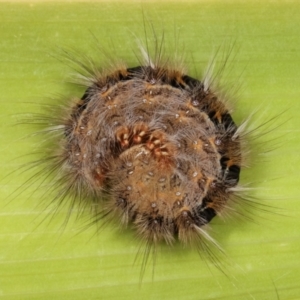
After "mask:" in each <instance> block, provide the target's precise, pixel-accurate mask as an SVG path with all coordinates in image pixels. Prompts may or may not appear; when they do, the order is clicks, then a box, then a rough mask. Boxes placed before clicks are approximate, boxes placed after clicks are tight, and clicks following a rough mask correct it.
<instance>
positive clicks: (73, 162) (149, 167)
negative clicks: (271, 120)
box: [34, 39, 247, 264]
mask: <svg viewBox="0 0 300 300" xmlns="http://www.w3.org/2000/svg"><path fill="white" fill-rule="evenodd" d="M163 42H164V41H163V40H162V41H160V42H158V41H157V39H156V44H155V50H156V51H155V55H154V58H153V60H152V59H151V58H150V51H149V49H148V46H147V49H146V50H145V49H144V48H141V52H142V54H143V60H140V61H139V62H140V64H139V65H137V66H126V65H124V64H123V65H121V66H120V65H118V66H116V67H115V68H113V69H112V70H110V71H107V70H105V71H99V69H97V68H95V67H94V66H93V67H92V68H91V69H90V67H89V66H88V65H84V63H83V64H81V63H80V62H79V65H80V67H81V68H83V70H84V72H83V73H84V74H82V75H81V83H82V82H83V83H84V85H85V86H86V90H85V92H84V94H83V96H82V97H81V98H78V99H75V100H74V101H73V104H72V105H71V106H70V107H66V108H65V109H64V110H63V109H62V108H61V107H59V109H60V110H59V111H56V110H54V111H52V112H51V113H49V112H48V115H47V116H46V117H41V120H42V123H44V122H45V120H46V123H48V125H50V127H49V126H47V125H46V128H45V129H44V130H42V131H41V132H42V133H43V134H44V133H45V132H46V133H49V134H50V137H51V136H53V138H54V139H53V142H51V141H52V140H51V139H50V142H49V144H51V147H50V148H49V150H48V151H46V154H45V159H43V160H40V161H37V162H35V163H34V166H38V165H41V164H43V163H44V164H45V168H44V169H43V170H42V171H41V172H39V173H38V174H42V173H46V174H48V175H47V176H52V175H53V174H54V178H53V180H52V181H51V187H50V188H48V190H47V191H46V193H47V194H52V192H55V199H53V201H56V202H57V203H58V204H57V205H58V206H60V205H64V204H65V202H66V201H67V200H68V199H67V197H68V196H71V199H72V200H71V203H70V212H71V211H72V210H73V208H74V205H75V206H76V205H77V207H78V208H79V211H80V210H83V209H85V208H88V209H91V210H92V213H93V222H95V223H98V221H99V222H105V221H107V220H111V219H113V220H118V222H119V223H120V226H121V227H122V228H124V227H128V226H131V225H132V226H133V227H134V230H135V231H136V232H137V233H138V235H139V237H140V238H141V239H142V241H144V242H145V243H146V245H147V247H148V249H147V250H146V253H145V257H144V259H145V261H144V264H146V262H147V259H148V255H149V252H150V249H151V247H153V249H154V250H155V248H156V245H158V244H159V243H160V242H165V243H167V244H170V245H171V244H173V243H174V242H175V241H176V240H179V241H180V242H181V243H182V244H183V245H196V247H197V248H198V250H204V252H208V253H209V254H210V253H211V254H212V257H213V260H214V261H216V259H215V257H214V254H213V252H211V250H210V249H209V247H210V246H209V244H213V245H214V246H216V247H217V248H218V249H220V250H221V248H219V246H218V244H217V243H216V242H215V241H214V239H213V238H212V237H210V235H209V234H208V233H207V232H206V230H205V225H206V224H208V223H209V222H210V221H211V220H212V219H213V218H214V217H215V216H216V215H219V214H221V213H222V212H223V211H224V210H225V209H226V207H227V206H228V205H229V204H228V202H229V201H230V200H232V199H235V198H236V197H237V198H238V197H239V193H240V192H241V191H242V190H243V188H242V187H239V185H238V183H239V177H240V170H241V168H242V167H243V164H244V161H245V156H246V155H244V153H247V152H244V151H243V149H244V142H245V136H246V135H247V133H245V125H246V122H244V123H243V124H242V125H241V126H237V125H236V123H235V122H234V121H233V119H232V117H231V111H230V109H229V108H228V107H227V104H226V101H224V98H223V97H222V94H221V93H219V92H218V91H216V90H215V89H214V86H213V84H212V82H211V81H210V80H209V76H207V77H206V78H204V79H203V80H198V79H195V78H193V77H190V76H188V75H187V74H186V73H185V71H184V70H183V68H182V67H178V66H177V67H175V66H174V64H173V62H172V61H170V60H168V59H167V60H164V59H163V58H162V53H161V51H162V50H161V48H162V47H163V45H162V44H163ZM157 49H159V50H157ZM38 122H39V120H37V123H38ZM48 141H49V140H48ZM154 252H155V251H154ZM217 264H218V263H217Z"/></svg>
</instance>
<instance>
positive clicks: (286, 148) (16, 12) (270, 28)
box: [0, 0, 300, 300]
mask: <svg viewBox="0 0 300 300" xmlns="http://www.w3.org/2000/svg"><path fill="white" fill-rule="evenodd" d="M299 14H300V3H299V2H297V1H253V0H251V1H234V0H232V1H187V2H185V3H183V2H171V1H157V2H156V1H151V2H150V1H149V2H148V1H147V2H143V1H137V2H131V1H123V2H116V1H113V2H109V1H107V2H105V1H103V2H102V1H101V2H88V1H86V2H82V3H78V2H72V1H68V2H67V1H66V2H64V3H54V2H53V3H51V2H49V3H39V2H36V1H33V2H30V1H28V2H20V3H5V2H0V91H1V94H0V103H1V106H0V107H1V108H0V130H1V131H0V145H1V146H0V163H1V180H0V187H1V193H0V198H1V202H0V297H1V298H3V299H281V300H282V299H300V285H299V280H300V233H299V227H300V223H299V222H300V218H299V217H300V213H299V210H300V203H299V199H298V195H299V192H298V190H299V186H300V179H299V175H300V174H299V167H300V164H299V163H300V159H299V157H300V156H299V153H300V137H299V125H300V112H299V110H300V104H299V96H300V85H299V78H300V34H299V32H300V21H299ZM143 15H144V16H145V18H146V20H150V21H151V22H152V24H153V26H154V27H155V28H156V31H157V32H160V31H161V32H162V31H164V32H165V34H166V36H167V38H166V44H167V45H168V44H169V45H171V46H172V43H174V40H178V42H179V44H180V45H182V46H183V47H182V48H183V49H184V50H183V51H184V53H185V58H186V59H185V61H186V65H187V66H188V67H189V74H190V75H192V76H198V77H199V76H201V74H203V70H204V69H205V67H206V65H207V62H208V61H209V59H210V58H211V57H212V55H213V53H216V51H217V49H218V47H219V46H220V45H221V46H222V45H225V47H224V49H225V50H224V51H223V50H222V47H221V50H220V51H219V54H221V58H222V53H225V54H226V47H227V46H226V45H232V44H235V47H234V49H233V50H234V51H233V52H234V55H233V59H232V61H231V62H230V64H229V68H228V72H226V71H227V70H226V69H225V73H224V74H225V75H224V86H225V87H228V89H229V90H230V91H232V90H237V92H235V93H233V94H234V98H236V99H238V101H237V103H236V104H235V109H236V110H235V113H234V117H235V119H236V120H238V121H239V122H241V121H242V120H243V119H244V118H245V117H246V116H247V115H248V114H249V113H251V112H252V111H254V110H258V113H257V114H256V115H255V116H254V119H257V124H259V122H261V121H265V120H267V119H269V118H271V117H272V116H280V117H278V118H277V119H276V120H275V121H274V123H273V125H272V126H273V128H275V127H276V126H277V125H279V126H278V128H276V129H274V130H273V131H271V132H270V133H269V134H268V135H266V136H263V137H261V138H260V140H259V141H260V142H262V146H261V147H262V149H264V141H265V140H272V139H275V140H273V141H271V142H270V143H269V145H271V147H274V148H275V150H274V151H271V152H267V151H266V150H263V151H265V153H264V154H263V155H262V159H261V160H260V163H259V164H256V165H255V166H254V167H253V168H251V169H249V170H245V171H244V172H243V174H242V182H243V183H246V182H249V181H250V182H254V184H253V186H255V187H259V188H260V189H259V190H257V191H255V192H254V195H253V196H255V197H257V199H259V201H260V202H261V203H263V204H265V205H267V210H268V211H270V213H266V214H264V213H262V212H261V211H258V212H257V213H255V209H254V210H253V221H243V220H242V218H237V219H235V218H233V217H232V220H231V218H227V219H225V221H222V220H221V219H215V220H213V222H212V224H211V227H212V235H213V236H214V237H215V238H216V239H217V240H218V241H219V243H220V244H221V245H222V247H223V248H224V250H225V251H226V253H227V255H228V261H229V263H228V261H227V263H226V273H227V276H225V275H224V274H223V273H222V272H219V271H218V270H217V269H216V268H214V267H213V266H212V265H211V263H210V262H207V261H204V260H203V259H201V258H200V257H199V255H198V253H196V252H195V251H192V250H189V249H181V248H180V247H178V246H175V247H174V248H173V249H168V248H167V247H162V249H161V251H160V253H159V255H158V258H157V261H156V264H155V274H154V278H153V277H152V266H151V264H150V265H149V266H148V268H147V270H146V273H145V276H144V278H143V282H142V284H141V285H140V284H139V275H140V267H141V260H138V261H137V262H136V263H135V264H133V262H134V260H135V257H136V253H137V251H138V249H139V242H138V241H137V240H136V238H135V236H134V233H132V232H130V231H126V232H122V233H120V232H118V231H117V230H115V229H114V226H113V224H112V225H108V226H107V227H105V228H103V229H102V230H101V231H100V232H99V233H97V234H95V231H96V229H95V228H94V227H93V226H92V227H90V228H88V229H86V230H83V231H82V230H81V228H82V226H83V224H84V221H83V220H75V219H76V218H75V217H74V218H73V217H71V219H70V222H69V223H68V225H67V226H62V224H63V222H64V220H65V218H66V209H62V210H61V211H60V212H59V213H57V214H56V215H55V216H54V217H53V218H51V217H49V215H50V214H51V208H48V209H45V204H44V203H41V202H42V201H45V200H46V201H47V200H48V201H49V203H50V202H51V198H49V199H47V197H45V195H44V194H43V191H41V190H38V191H36V192H35V190H36V189H37V187H38V183H35V184H33V185H31V186H29V187H28V188H26V183H25V184H24V182H25V181H26V179H27V178H28V177H29V174H28V173H23V172H22V169H20V168H19V166H20V164H22V163H25V162H27V161H30V160H32V159H34V158H36V157H37V156H35V155H33V156H32V157H28V156H27V154H28V153H31V152H32V151H33V150H34V149H35V148H36V146H38V144H39V141H40V140H41V138H42V139H43V137H40V136H39V137H33V138H28V137H26V138H24V136H26V135H28V134H30V133H32V132H33V131H34V130H32V128H31V127H30V126H27V125H26V124H23V125H18V126H15V125H14V124H16V123H18V122H20V120H21V119H22V117H21V114H24V113H28V112H39V111H40V108H39V104H43V103H51V101H52V100H51V99H50V98H51V97H53V98H56V99H61V98H62V96H61V95H64V97H65V98H66V99H69V98H70V97H71V96H72V95H73V96H79V97H80V96H81V95H82V93H83V89H81V88H79V87H72V86H70V85H69V84H67V83H66V81H67V80H68V79H69V78H70V77H69V75H70V73H72V70H71V69H70V68H69V67H68V66H67V64H66V63H63V62H61V61H60V60H61V59H60V58H61V57H60V56H59V55H58V53H59V52H60V49H62V48H67V49H74V51H78V53H87V54H88V55H91V56H93V57H98V55H99V64H100V65H105V63H104V60H105V57H103V55H102V56H101V51H99V50H97V47H96V46H95V44H98V45H100V47H101V48H103V49H106V50H108V52H109V53H110V54H111V56H112V57H114V56H115V55H120V56H121V57H122V58H123V59H124V60H125V61H126V62H127V63H128V65H130V66H134V65H136V64H137V59H136V57H135V54H134V51H133V50H135V52H137V50H136V38H135V35H136V36H138V37H141V38H142V39H143V38H144V37H145V35H144V25H143ZM174 34H175V36H177V38H174ZM229 48H230V47H229ZM227 49H228V48H227ZM97 51H98V52H97ZM222 51H223V52H222ZM225 56H226V55H225ZM232 84H233V85H234V87H233V88H232V87H231V85H232ZM53 101H55V100H53ZM283 112H285V113H284V114H283V115H282V113H283ZM260 115H261V116H262V117H261V118H259V116H260ZM272 126H271V127H272ZM266 149H269V148H268V147H267V148H266ZM12 171H14V172H13V173H12V174H10V172H12ZM20 185H22V186H21V189H19V190H17V189H18V187H20ZM13 192H14V194H13V195H11V194H12V193H13ZM40 204H41V205H40ZM274 207H277V208H279V209H275V208H274ZM45 218H46V220H45V221H43V220H44V219H45Z"/></svg>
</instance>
